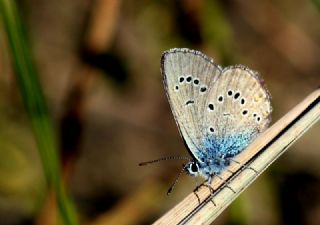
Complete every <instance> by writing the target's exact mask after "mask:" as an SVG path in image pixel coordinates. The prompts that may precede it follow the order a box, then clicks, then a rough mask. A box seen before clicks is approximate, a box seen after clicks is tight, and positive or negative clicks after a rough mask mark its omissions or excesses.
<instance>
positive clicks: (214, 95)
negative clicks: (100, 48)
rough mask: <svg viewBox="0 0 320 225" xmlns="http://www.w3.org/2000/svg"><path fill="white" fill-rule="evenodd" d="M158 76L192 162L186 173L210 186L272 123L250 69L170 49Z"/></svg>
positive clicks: (264, 95)
mask: <svg viewBox="0 0 320 225" xmlns="http://www.w3.org/2000/svg"><path fill="white" fill-rule="evenodd" d="M161 71H162V74H163V81H164V86H165V89H166V93H167V97H168V99H169V103H170V106H171V109H172V112H173V114H174V118H175V120H176V123H177V126H178V128H179V131H180V134H181V136H182V137H183V139H184V141H185V144H186V146H187V148H188V150H189V152H190V154H191V156H192V158H193V160H191V161H190V162H189V163H188V164H187V165H185V167H184V168H185V171H186V172H187V173H188V174H189V175H193V176H197V175H200V176H202V177H204V178H207V179H209V180H211V177H212V176H213V175H215V174H219V173H221V171H223V170H224V169H225V168H226V167H227V166H228V165H229V164H230V161H231V160H230V159H232V158H233V157H234V156H236V155H237V154H239V153H240V152H241V151H243V149H244V148H245V147H246V146H247V145H248V144H250V142H252V140H253V139H254V138H255V137H256V136H257V135H258V134H259V133H261V132H262V131H264V130H265V129H266V128H267V126H268V125H269V123H270V121H271V116H270V114H271V111H272V108H271V104H270V95H269V92H268V91H267V90H266V88H265V87H264V86H263V81H262V79H261V78H260V76H259V75H258V74H257V73H256V72H254V71H252V70H250V69H249V68H247V67H245V66H242V65H236V66H231V67H227V68H224V69H223V68H222V67H221V66H219V65H217V64H215V63H214V61H213V59H211V58H209V57H207V56H205V55H204V54H202V53H201V52H199V51H195V50H190V49H171V50H169V51H166V52H164V53H163V55H162V59H161Z"/></svg>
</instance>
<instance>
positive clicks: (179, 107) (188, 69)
mask: <svg viewBox="0 0 320 225" xmlns="http://www.w3.org/2000/svg"><path fill="white" fill-rule="evenodd" d="M161 71H162V74H163V80H164V85H165V88H166V91H167V96H168V99H169V102H170V106H171V109H172V112H173V115H174V118H175V120H176V123H177V125H178V127H179V130H180V133H181V136H182V137H183V138H184V140H185V142H186V144H187V146H188V148H189V150H190V151H191V153H192V155H193V156H194V157H195V158H197V154H196V152H197V151H199V150H200V149H201V148H202V145H203V143H202V141H201V139H202V138H203V135H204V124H203V123H202V122H201V120H202V119H203V118H202V115H203V113H204V110H205V107H206V100H207V98H208V93H209V92H210V89H211V88H212V87H213V86H214V83H215V82H216V80H217V79H218V77H219V76H220V74H221V69H220V68H219V67H218V66H217V65H215V64H214V63H213V60H212V59H210V58H208V57H206V56H205V55H203V54H202V53H200V52H198V51H193V50H189V49H172V50H169V51H166V52H165V53H164V54H163V55H162V59H161Z"/></svg>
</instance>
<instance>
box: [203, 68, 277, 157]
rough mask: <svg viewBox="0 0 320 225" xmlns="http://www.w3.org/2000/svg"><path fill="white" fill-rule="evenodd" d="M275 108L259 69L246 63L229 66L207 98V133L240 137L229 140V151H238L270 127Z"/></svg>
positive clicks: (220, 137)
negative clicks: (257, 71) (255, 69)
mask: <svg viewBox="0 0 320 225" xmlns="http://www.w3.org/2000/svg"><path fill="white" fill-rule="evenodd" d="M271 111H272V108H271V104H270V95H269V93H268V91H267V89H265V88H264V86H263V81H262V79H261V78H260V76H259V75H258V74H257V73H256V72H254V71H252V70H250V69H248V68H247V67H245V66H242V65H238V66H231V67H228V68H225V69H224V70H223V72H222V75H221V76H220V77H219V78H218V80H217V81H216V82H215V84H214V88H212V89H211V90H210V93H209V94H208V98H207V99H206V110H205V114H204V118H203V123H204V124H205V125H206V128H205V130H206V136H209V137H210V136H211V135H212V136H215V137H216V138H219V139H222V140H228V138H230V137H237V138H235V139H234V141H233V142H234V143H233V144H232V143H231V144H230V141H229V145H230V149H229V151H232V152H233V153H238V152H240V151H242V150H243V147H244V146H245V145H247V144H249V143H250V142H251V141H252V139H253V138H255V137H256V136H257V134H258V133H260V132H262V131H264V130H265V129H266V128H267V127H268V125H269V123H270V122H271ZM242 143H247V144H242Z"/></svg>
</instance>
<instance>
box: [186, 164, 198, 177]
mask: <svg viewBox="0 0 320 225" xmlns="http://www.w3.org/2000/svg"><path fill="white" fill-rule="evenodd" d="M184 170H185V171H186V173H187V174H188V175H190V176H198V175H199V164H198V163H197V162H194V161H191V162H188V163H187V164H186V165H185V166H184Z"/></svg>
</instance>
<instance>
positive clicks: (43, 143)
mask: <svg viewBox="0 0 320 225" xmlns="http://www.w3.org/2000/svg"><path fill="white" fill-rule="evenodd" d="M0 13H1V17H2V21H3V24H4V27H5V30H6V34H7V39H8V44H9V46H10V49H11V57H12V63H13V67H14V70H15V75H16V80H17V83H18V85H19V88H20V91H21V96H22V99H23V102H24V105H25V108H26V111H27V114H28V116H29V119H30V121H31V125H32V129H33V132H34V135H35V140H36V142H37V146H38V150H39V154H40V157H41V160H42V165H43V169H44V174H45V176H46V180H47V183H48V186H49V188H53V190H54V191H55V194H56V200H57V204H58V210H59V214H60V216H61V219H62V222H63V223H64V224H66V225H76V224H77V220H76V214H75V210H74V208H73V205H72V203H71V201H70V199H69V198H68V196H67V194H66V192H65V190H64V186H63V184H62V180H61V176H60V163H59V153H58V147H57V146H58V145H57V137H56V135H55V132H54V129H53V125H52V121H51V118H50V115H49V113H48V108H47V104H46V101H45V98H44V96H43V92H42V89H41V86H40V82H39V80H38V73H37V70H36V67H35V65H34V60H33V56H32V52H31V49H30V45H29V42H28V39H27V34H26V30H25V29H24V27H23V24H22V20H21V18H20V15H19V12H18V8H17V6H16V2H15V1H13V0H0Z"/></svg>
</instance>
